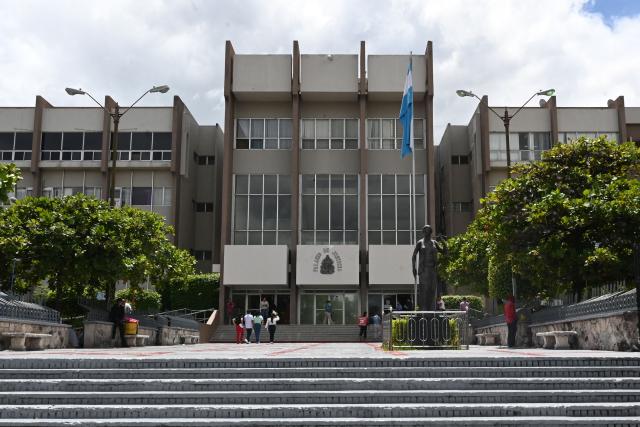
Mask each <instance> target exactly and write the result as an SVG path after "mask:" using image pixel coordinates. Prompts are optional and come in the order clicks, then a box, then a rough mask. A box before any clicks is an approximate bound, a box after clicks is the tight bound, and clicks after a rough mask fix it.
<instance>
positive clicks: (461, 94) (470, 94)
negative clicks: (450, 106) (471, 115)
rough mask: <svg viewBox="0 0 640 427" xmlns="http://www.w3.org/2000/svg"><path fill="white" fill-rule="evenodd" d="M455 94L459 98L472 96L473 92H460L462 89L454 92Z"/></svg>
mask: <svg viewBox="0 0 640 427" xmlns="http://www.w3.org/2000/svg"><path fill="white" fill-rule="evenodd" d="M456 93H457V94H458V96H459V97H465V96H474V95H473V92H471V91H469V90H462V89H458V90H457V91H456Z"/></svg>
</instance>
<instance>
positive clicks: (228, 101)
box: [218, 40, 235, 322]
mask: <svg viewBox="0 0 640 427" xmlns="http://www.w3.org/2000/svg"><path fill="white" fill-rule="evenodd" d="M234 55H235V52H234V50H233V46H232V45H231V41H229V40H227V42H226V44H225V54H224V148H223V152H222V209H221V212H220V222H221V225H220V292H219V294H218V298H219V301H218V304H219V309H218V311H219V314H220V318H221V319H222V321H223V322H224V321H225V315H226V313H225V312H224V307H225V300H226V299H227V289H226V286H224V246H225V245H228V244H230V243H231V194H232V184H233V140H234V134H235V129H234V125H233V124H234V118H235V111H234V108H235V100H234V97H233V91H232V88H233V86H232V84H233V58H234Z"/></svg>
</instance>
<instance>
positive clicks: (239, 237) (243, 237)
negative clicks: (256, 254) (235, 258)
mask: <svg viewBox="0 0 640 427" xmlns="http://www.w3.org/2000/svg"><path fill="white" fill-rule="evenodd" d="M233 244H234V245H246V244H247V232H246V231H241V232H239V233H238V232H236V233H234V235H233Z"/></svg>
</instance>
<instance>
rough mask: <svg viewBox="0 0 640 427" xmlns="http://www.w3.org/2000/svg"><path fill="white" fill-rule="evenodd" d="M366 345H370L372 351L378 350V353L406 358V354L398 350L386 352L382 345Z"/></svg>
mask: <svg viewBox="0 0 640 427" xmlns="http://www.w3.org/2000/svg"><path fill="white" fill-rule="evenodd" d="M365 344H366V345H368V346H369V347H371V348H372V349H374V350H376V351H382V352H383V353H385V354H393V355H394V356H406V355H407V354H406V353H403V352H401V351H396V350H392V351H385V350H383V349H382V346H381V345H378V344H373V343H368V342H366V343H365Z"/></svg>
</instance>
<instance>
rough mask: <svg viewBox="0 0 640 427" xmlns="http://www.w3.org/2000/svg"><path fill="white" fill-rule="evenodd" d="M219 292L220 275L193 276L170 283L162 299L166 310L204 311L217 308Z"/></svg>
mask: <svg viewBox="0 0 640 427" xmlns="http://www.w3.org/2000/svg"><path fill="white" fill-rule="evenodd" d="M219 290H220V274H218V273H209V274H193V275H190V276H187V278H186V279H178V280H174V281H172V282H171V284H170V286H169V289H167V290H166V291H164V292H163V295H162V297H163V302H164V305H165V308H167V309H172V310H177V309H181V308H187V309H190V310H206V309H209V308H212V307H214V308H216V307H218V292H219Z"/></svg>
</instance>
